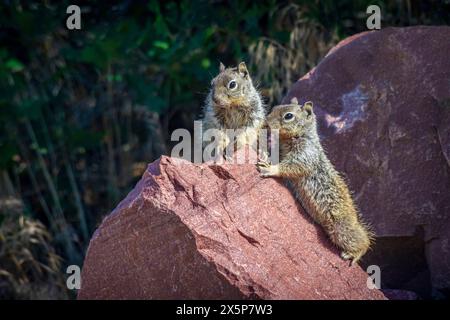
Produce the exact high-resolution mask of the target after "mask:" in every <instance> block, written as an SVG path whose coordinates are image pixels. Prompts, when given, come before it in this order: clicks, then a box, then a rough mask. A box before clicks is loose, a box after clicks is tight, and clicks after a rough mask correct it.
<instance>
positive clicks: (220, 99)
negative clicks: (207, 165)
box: [203, 62, 266, 143]
mask: <svg viewBox="0 0 450 320" xmlns="http://www.w3.org/2000/svg"><path fill="white" fill-rule="evenodd" d="M233 79H234V80H236V82H237V84H238V87H237V89H236V90H230V89H229V88H228V87H227V85H228V83H229V82H230V80H233ZM203 113H204V115H203V130H204V131H205V130H207V129H211V128H213V129H219V130H226V129H243V133H242V134H241V137H240V136H238V137H237V138H236V139H237V140H238V141H239V140H241V139H244V138H245V137H244V136H245V135H246V134H247V133H248V132H250V130H254V129H256V130H259V128H260V127H261V126H262V124H263V122H264V118H265V115H266V112H265V108H264V106H263V103H262V99H261V95H260V94H259V92H258V91H257V90H256V89H255V87H254V86H253V82H252V79H251V78H250V75H249V73H248V71H247V67H246V66H245V63H243V62H241V63H240V64H239V66H238V67H235V68H225V67H224V66H223V65H222V64H221V70H220V73H219V74H218V75H217V76H216V77H215V78H214V79H213V80H212V81H211V89H210V92H209V94H208V96H207V97H206V101H205V107H204V111H203ZM253 135H254V132H253ZM252 138H255V139H256V136H253V137H252ZM226 143H228V141H227V142H226Z"/></svg>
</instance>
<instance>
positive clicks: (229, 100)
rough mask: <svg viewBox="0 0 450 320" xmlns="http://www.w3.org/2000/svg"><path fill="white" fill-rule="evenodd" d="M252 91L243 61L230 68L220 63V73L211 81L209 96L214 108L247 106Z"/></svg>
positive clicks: (249, 102) (249, 103) (250, 80)
mask: <svg viewBox="0 0 450 320" xmlns="http://www.w3.org/2000/svg"><path fill="white" fill-rule="evenodd" d="M254 91H255V89H254V87H253V83H252V79H251V78H250V74H249V73H248V70H247V66H246V65H245V62H241V63H239V65H238V66H237V67H230V68H226V67H225V66H224V64H223V63H220V73H219V74H218V75H217V76H216V77H215V78H214V79H212V81H211V98H212V103H213V106H214V107H215V108H238V107H249V106H250V105H251V98H252V97H253V96H254V95H253V92H254Z"/></svg>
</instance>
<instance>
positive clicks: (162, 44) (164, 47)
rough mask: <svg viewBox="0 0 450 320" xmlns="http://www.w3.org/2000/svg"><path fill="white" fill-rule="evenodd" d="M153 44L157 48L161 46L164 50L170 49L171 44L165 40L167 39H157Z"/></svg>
mask: <svg viewBox="0 0 450 320" xmlns="http://www.w3.org/2000/svg"><path fill="white" fill-rule="evenodd" d="M153 45H154V46H155V47H156V48H160V49H163V50H167V49H169V44H168V43H167V42H165V41H159V40H156V41H154V42H153Z"/></svg>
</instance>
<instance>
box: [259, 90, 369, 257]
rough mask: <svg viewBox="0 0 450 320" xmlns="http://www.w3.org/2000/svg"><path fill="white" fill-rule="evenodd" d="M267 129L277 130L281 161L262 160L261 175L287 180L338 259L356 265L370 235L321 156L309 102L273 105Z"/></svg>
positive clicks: (340, 180) (343, 185)
mask: <svg viewBox="0 0 450 320" xmlns="http://www.w3.org/2000/svg"><path fill="white" fill-rule="evenodd" d="M265 126H267V127H268V128H269V129H271V130H273V129H278V130H279V139H280V163H279V164H277V165H271V164H270V163H269V162H268V161H267V160H260V162H259V163H258V169H259V171H260V173H261V175H262V176H263V177H282V178H286V179H287V183H288V186H289V187H290V188H291V189H293V191H294V194H295V196H296V198H297V199H298V200H299V201H300V202H301V204H302V206H303V208H304V209H305V210H306V211H307V212H308V213H309V215H310V216H311V217H312V218H313V219H314V220H315V221H316V222H317V223H318V224H320V225H321V226H322V227H323V228H324V229H325V232H326V233H327V234H328V236H329V238H330V239H331V241H332V242H333V243H334V244H335V245H336V246H338V247H339V248H340V249H342V252H341V257H342V258H343V259H345V260H349V259H351V260H352V265H353V264H355V263H356V262H357V261H358V260H359V259H360V258H361V257H362V256H363V255H364V254H365V253H366V252H367V250H368V249H369V247H370V246H371V243H372V241H373V238H374V234H373V233H372V231H370V229H369V228H368V226H367V225H366V224H364V223H363V222H362V221H361V219H360V216H359V214H358V211H357V209H356V207H355V204H354V203H353V200H352V197H351V195H350V191H349V189H348V187H347V185H346V183H345V181H344V180H343V178H342V177H341V176H340V174H339V173H338V172H337V171H336V169H335V168H334V167H333V165H332V164H331V162H330V160H328V158H327V156H326V155H325V152H324V150H323V148H322V145H321V144H320V140H319V136H318V134H317V127H316V116H315V115H314V112H313V105H312V102H306V103H305V104H304V105H303V106H300V105H299V104H298V101H297V99H296V98H293V99H292V101H291V104H288V105H279V106H276V107H274V108H273V110H272V112H271V113H270V114H269V115H268V117H267V119H266V125H265Z"/></svg>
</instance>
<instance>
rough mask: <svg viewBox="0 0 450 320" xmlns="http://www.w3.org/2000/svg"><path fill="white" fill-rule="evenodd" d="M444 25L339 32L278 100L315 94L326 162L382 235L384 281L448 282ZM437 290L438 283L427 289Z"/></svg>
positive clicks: (448, 44)
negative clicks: (333, 44) (324, 53)
mask: <svg viewBox="0 0 450 320" xmlns="http://www.w3.org/2000/svg"><path fill="white" fill-rule="evenodd" d="M449 52H450V27H444V26H443V27H410V28H387V29H383V30H381V31H376V32H366V33H362V34H358V35H356V36H353V37H351V38H349V39H346V40H344V41H342V42H341V43H340V44H338V45H337V46H336V47H335V48H333V50H331V51H330V53H329V54H328V55H327V56H326V57H325V58H324V59H323V61H321V63H320V64H319V65H318V66H317V67H316V68H314V69H313V70H312V71H310V72H309V73H308V74H307V75H305V76H304V77H303V78H301V79H300V80H299V81H298V82H297V83H295V84H294V86H293V87H292V89H291V90H290V92H289V93H288V95H287V96H286V97H285V99H284V102H287V101H290V99H291V98H292V97H294V96H295V97H297V98H298V99H299V101H301V102H304V101H307V100H312V101H313V102H314V105H315V111H316V113H317V114H318V118H319V119H320V126H319V132H320V134H321V137H322V141H323V144H324V146H325V149H326V150H327V152H328V155H329V157H330V159H331V161H332V162H333V163H334V164H335V166H336V167H337V169H338V170H340V171H342V172H344V173H345V176H346V177H347V181H348V182H349V184H350V187H351V189H352V190H353V191H354V195H355V198H356V200H357V203H358V205H359V207H360V208H361V212H362V215H363V216H364V217H365V218H366V220H368V221H370V222H371V224H372V225H373V226H374V228H375V231H376V233H377V235H378V237H379V239H378V245H376V246H375V248H374V250H373V252H372V254H371V257H372V258H368V259H366V261H368V263H376V264H379V265H380V267H381V270H382V281H383V280H384V281H383V284H387V285H391V286H397V287H403V288H405V289H412V290H415V291H419V292H420V293H421V294H422V295H425V296H426V295H429V294H430V291H431V290H430V288H433V289H439V290H440V291H441V293H445V292H447V293H449V292H450V291H449V288H450V245H449V243H450V56H449ZM433 293H434V294H436V295H437V296H438V295H439V292H438V291H433Z"/></svg>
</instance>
